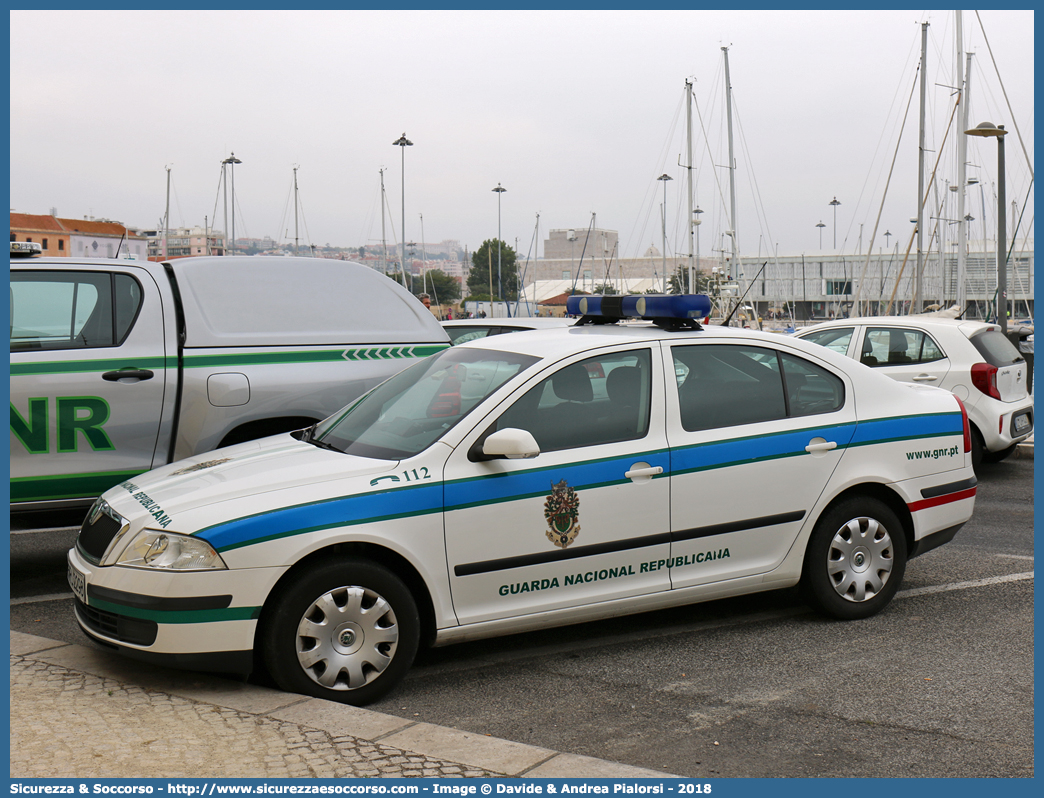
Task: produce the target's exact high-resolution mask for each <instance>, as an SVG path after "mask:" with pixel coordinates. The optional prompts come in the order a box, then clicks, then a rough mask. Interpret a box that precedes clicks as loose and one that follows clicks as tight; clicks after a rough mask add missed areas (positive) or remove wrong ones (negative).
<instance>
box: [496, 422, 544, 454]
mask: <svg viewBox="0 0 1044 798" xmlns="http://www.w3.org/2000/svg"><path fill="white" fill-rule="evenodd" d="M482 453H483V454H484V455H485V456H486V457H506V458H507V459H508V460H529V459H531V458H533V457H536V456H537V455H538V454H540V447H539V446H538V445H537V442H536V438H534V437H533V433H531V432H528V431H527V430H524V429H513V428H511V427H508V428H507V429H502V430H498V431H497V432H494V433H493V434H492V435H490V436H489V437H488V438H486V442H485V443H483V444H482Z"/></svg>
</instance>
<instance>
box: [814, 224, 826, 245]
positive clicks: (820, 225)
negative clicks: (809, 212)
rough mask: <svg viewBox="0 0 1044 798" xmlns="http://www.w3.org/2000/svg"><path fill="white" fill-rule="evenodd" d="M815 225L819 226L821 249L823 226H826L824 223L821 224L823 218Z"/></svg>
mask: <svg viewBox="0 0 1044 798" xmlns="http://www.w3.org/2000/svg"><path fill="white" fill-rule="evenodd" d="M816 227H818V228H819V248H820V249H823V228H824V227H826V225H825V224H823V220H822V219H820V220H819V224H817V225H816Z"/></svg>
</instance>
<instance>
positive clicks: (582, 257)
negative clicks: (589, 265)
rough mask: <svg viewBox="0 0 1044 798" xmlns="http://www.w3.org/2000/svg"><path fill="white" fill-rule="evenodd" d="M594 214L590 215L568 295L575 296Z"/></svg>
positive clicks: (592, 226)
mask: <svg viewBox="0 0 1044 798" xmlns="http://www.w3.org/2000/svg"><path fill="white" fill-rule="evenodd" d="M594 222H595V220H594V214H593V213H592V214H591V223H590V224H589V225H588V226H587V235H586V236H584V248H583V249H582V250H580V262H579V263H578V264H576V274H575V275H573V286H572V288H570V289H569V295H570V296H573V295H575V294H576V283H577V280H579V279H580V270H581V269H582V268H583V266H584V253H585V252H587V242H588V241H590V240H591V230H592V229H593V228H594Z"/></svg>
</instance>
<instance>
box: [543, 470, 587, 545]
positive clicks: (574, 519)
mask: <svg viewBox="0 0 1044 798" xmlns="http://www.w3.org/2000/svg"><path fill="white" fill-rule="evenodd" d="M544 518H546V519H547V526H548V530H547V539H548V540H550V541H551V542H552V543H554V544H555V545H556V546H558V547H559V548H560V549H564V548H565V547H566V546H568V545H569V544H570V543H572V542H573V541H574V540H576V536H577V535H579V534H580V523H579V521H580V497H579V496H577V495H576V491H575V490H573V489H572V488H571V487H569V486H568V485H567V484H566V481H565V480H564V479H563V480H562V481H561V482H559V483H558V484H557V485H555V484H554V483H551V495H550V496H548V497H547V500H546V501H545V502H544Z"/></svg>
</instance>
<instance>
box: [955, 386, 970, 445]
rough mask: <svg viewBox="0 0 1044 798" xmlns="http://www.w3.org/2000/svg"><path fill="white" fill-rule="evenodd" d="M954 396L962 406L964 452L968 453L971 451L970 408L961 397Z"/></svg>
mask: <svg viewBox="0 0 1044 798" xmlns="http://www.w3.org/2000/svg"><path fill="white" fill-rule="evenodd" d="M953 398H954V399H956V400H957V404H959V405H960V406H961V420H962V422H963V424H964V453H965V454H967V453H968V452H970V451H971V424H970V423H969V422H968V409H967V408H966V407H965V406H964V402H962V401H961V397H959V396H954V397H953Z"/></svg>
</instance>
